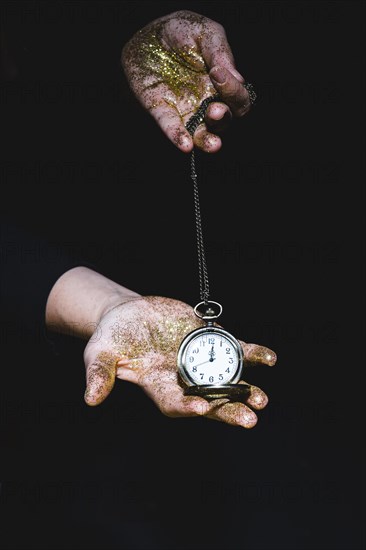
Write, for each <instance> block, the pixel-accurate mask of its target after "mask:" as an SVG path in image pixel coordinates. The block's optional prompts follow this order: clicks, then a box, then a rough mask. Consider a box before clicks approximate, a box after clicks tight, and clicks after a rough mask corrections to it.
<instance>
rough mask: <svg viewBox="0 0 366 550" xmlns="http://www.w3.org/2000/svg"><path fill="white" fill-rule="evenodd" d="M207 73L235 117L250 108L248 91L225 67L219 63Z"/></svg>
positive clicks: (243, 113)
mask: <svg viewBox="0 0 366 550" xmlns="http://www.w3.org/2000/svg"><path fill="white" fill-rule="evenodd" d="M209 75H210V78H211V80H212V83H213V85H214V86H215V88H216V90H217V91H218V92H219V94H220V96H221V99H222V101H224V102H225V103H226V104H227V105H228V106H229V107H230V109H231V111H232V113H233V115H234V116H237V117H241V116H243V115H245V114H246V113H247V112H248V111H249V109H250V106H251V102H250V96H249V92H248V90H247V89H246V88H245V86H244V85H243V84H242V82H240V81H239V80H238V79H237V78H235V76H234V75H233V74H232V73H231V72H230V71H228V70H227V69H225V67H220V66H219V65H216V66H215V67H212V69H211V70H210V73H209Z"/></svg>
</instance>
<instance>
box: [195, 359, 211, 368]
mask: <svg viewBox="0 0 366 550" xmlns="http://www.w3.org/2000/svg"><path fill="white" fill-rule="evenodd" d="M212 361H215V359H207V361H203V363H198V365H193V366H194V367H200V366H201V365H205V364H206V363H211V362H212Z"/></svg>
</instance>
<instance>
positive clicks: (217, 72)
mask: <svg viewBox="0 0 366 550" xmlns="http://www.w3.org/2000/svg"><path fill="white" fill-rule="evenodd" d="M210 77H211V78H212V80H214V81H215V82H217V83H218V84H225V82H226V71H225V69H222V68H221V67H214V68H213V69H211V71H210Z"/></svg>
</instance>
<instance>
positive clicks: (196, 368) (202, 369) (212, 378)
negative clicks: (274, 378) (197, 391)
mask: <svg viewBox="0 0 366 550" xmlns="http://www.w3.org/2000/svg"><path fill="white" fill-rule="evenodd" d="M242 362H243V352H242V348H241V346H240V344H239V342H238V341H237V340H236V339H235V338H234V337H233V336H232V335H231V334H229V333H228V332H226V331H225V330H223V329H219V328H215V327H205V328H202V329H197V330H194V331H193V332H191V333H190V334H188V336H186V338H185V339H184V340H183V342H182V344H181V347H180V349H179V353H178V368H179V371H180V373H181V375H182V378H183V379H184V380H185V382H186V383H187V384H189V385H193V384H195V385H210V384H212V385H215V386H217V385H223V384H229V383H230V384H232V383H235V382H237V381H238V380H239V378H240V374H241V368H242Z"/></svg>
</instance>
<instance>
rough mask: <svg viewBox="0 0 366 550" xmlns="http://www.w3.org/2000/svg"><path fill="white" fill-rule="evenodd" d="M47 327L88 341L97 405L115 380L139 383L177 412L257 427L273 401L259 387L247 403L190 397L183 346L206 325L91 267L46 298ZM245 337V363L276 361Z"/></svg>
mask: <svg viewBox="0 0 366 550" xmlns="http://www.w3.org/2000/svg"><path fill="white" fill-rule="evenodd" d="M46 324H47V326H48V327H49V329H50V330H53V331H56V332H61V333H70V330H72V333H73V335H74V336H76V337H79V338H82V339H85V340H87V341H88V342H87V345H86V347H85V351H84V363H85V368H86V391H85V396H84V398H85V402H86V403H87V404H88V405H90V406H95V405H99V404H100V403H102V402H103V401H104V400H105V399H106V397H107V396H108V395H109V393H110V392H111V391H112V389H113V387H114V384H115V380H116V378H119V379H120V380H123V381H125V382H130V383H133V384H137V385H138V386H140V388H141V389H142V390H143V391H144V392H145V393H146V394H147V395H148V396H149V397H150V398H151V399H152V400H153V402H154V403H155V405H156V406H157V407H158V408H159V409H160V411H161V412H162V413H163V414H165V415H167V416H170V417H187V416H205V417H207V418H210V419H214V420H219V421H222V422H226V423H228V424H231V425H235V426H242V427H244V428H252V427H253V426H255V424H256V423H257V419H258V418H257V415H256V413H255V411H259V410H261V409H263V408H264V407H265V406H266V404H267V402H268V397H267V395H266V394H265V393H264V392H263V391H262V390H261V389H260V388H258V387H256V386H251V387H250V393H249V394H248V397H247V399H246V401H245V403H239V402H232V401H229V400H228V399H215V400H212V401H207V400H205V399H203V398H202V397H195V396H185V395H184V391H183V386H182V383H181V382H180V379H179V375H178V370H177V353H178V348H179V346H180V343H181V341H182V340H183V338H184V336H186V334H187V333H188V332H190V331H191V330H193V329H195V328H198V327H201V326H203V324H204V323H203V322H202V321H201V320H200V319H198V318H197V317H196V315H195V314H194V311H193V308H192V307H191V306H190V305H188V304H186V303H184V302H181V301H179V300H175V299H172V298H166V297H162V296H141V295H139V294H138V293H136V292H133V291H131V290H129V289H127V288H125V287H123V286H121V285H119V284H118V283H116V282H114V281H111V280H110V279H108V278H106V277H104V276H103V275H102V274H100V273H97V272H95V271H93V270H91V269H89V268H87V267H83V266H80V267H76V268H73V269H71V270H69V271H67V272H66V273H64V274H63V275H62V276H61V277H60V278H59V279H58V280H57V281H56V283H55V285H54V287H53V288H52V290H51V292H50V295H49V297H48V301H47V307H46ZM239 342H240V344H241V346H242V348H243V351H244V358H245V359H244V365H245V366H248V367H249V366H256V365H268V366H273V365H274V364H275V363H276V354H275V353H274V352H273V351H272V350H270V349H268V348H267V347H265V346H260V345H257V344H248V343H245V342H243V341H240V340H239ZM242 383H244V381H242Z"/></svg>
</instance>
